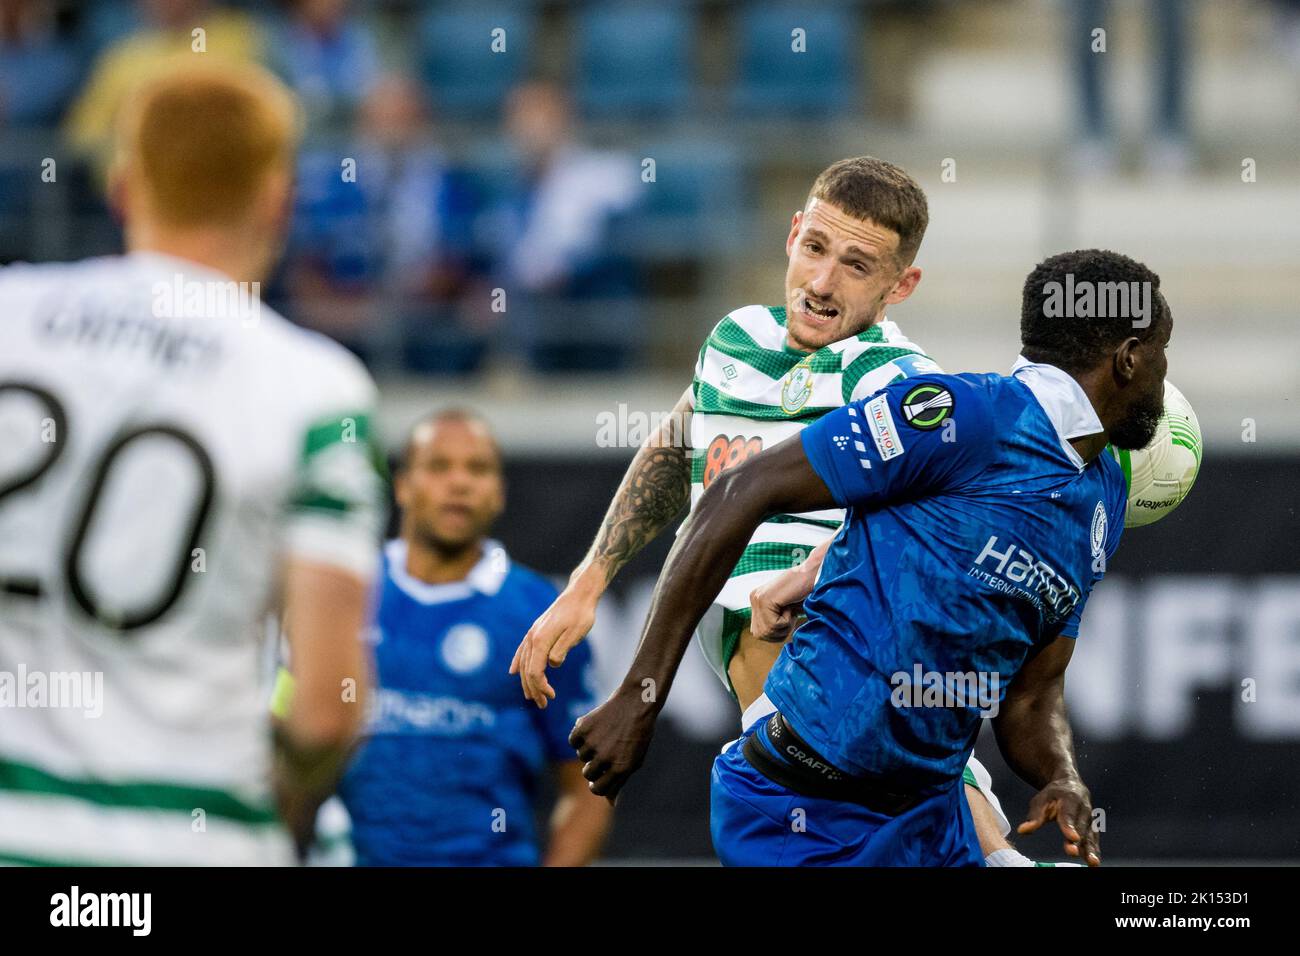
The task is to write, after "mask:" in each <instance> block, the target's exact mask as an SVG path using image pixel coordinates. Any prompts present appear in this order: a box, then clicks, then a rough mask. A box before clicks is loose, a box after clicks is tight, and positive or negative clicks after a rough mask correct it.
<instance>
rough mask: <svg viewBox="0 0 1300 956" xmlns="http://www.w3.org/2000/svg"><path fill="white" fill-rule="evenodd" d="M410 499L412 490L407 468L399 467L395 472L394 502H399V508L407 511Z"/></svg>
mask: <svg viewBox="0 0 1300 956" xmlns="http://www.w3.org/2000/svg"><path fill="white" fill-rule="evenodd" d="M410 497H411V490H410V485H409V484H408V482H407V474H406V468H405V466H399V467H398V468H397V470H396V471H394V472H393V500H394V501H396V502H397V507H399V508H401V509H402V510H406V506H407V502H408V501H409V500H410Z"/></svg>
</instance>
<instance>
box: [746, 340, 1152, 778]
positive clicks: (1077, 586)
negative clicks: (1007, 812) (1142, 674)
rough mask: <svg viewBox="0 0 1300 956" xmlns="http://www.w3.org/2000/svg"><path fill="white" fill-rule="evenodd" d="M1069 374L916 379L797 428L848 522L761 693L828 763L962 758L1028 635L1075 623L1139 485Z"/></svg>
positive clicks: (914, 768) (1026, 648)
mask: <svg viewBox="0 0 1300 956" xmlns="http://www.w3.org/2000/svg"><path fill="white" fill-rule="evenodd" d="M1100 430H1101V424H1100V422H1099V421H1098V420H1097V418H1096V414H1095V412H1094V411H1093V410H1092V406H1091V404H1090V403H1089V402H1088V398H1087V396H1086V395H1085V394H1084V392H1083V390H1082V389H1081V388H1079V386H1078V384H1077V383H1076V382H1074V380H1073V379H1071V378H1069V377H1068V376H1067V375H1066V374H1065V373H1064V372H1062V371H1060V370H1059V369H1055V368H1052V367H1050V366H1045V365H1032V364H1028V363H1025V362H1024V361H1023V360H1022V362H1021V363H1020V364H1019V365H1018V366H1017V371H1016V372H1015V373H1013V375H1012V376H1002V375H992V374H988V375H922V376H919V377H917V378H910V379H906V380H902V381H898V382H895V383H893V384H891V385H889V386H886V387H885V388H884V389H882V390H881V391H879V392H877V393H876V394H875V395H873V396H871V397H868V398H865V399H862V400H860V401H857V402H854V403H852V404H851V405H847V406H845V407H843V408H840V409H837V410H835V411H833V412H830V413H829V414H827V415H826V416H825V417H824V418H822V419H820V420H819V421H817V422H816V423H815V424H813V425H810V426H809V427H808V428H806V429H804V431H803V433H802V441H803V447H804V450H805V452H806V454H807V456H808V459H809V461H810V462H811V464H812V467H813V468H814V470H815V471H816V472H817V474H818V475H819V476H821V478H822V479H823V480H824V481H825V482H826V485H827V487H828V488H829V489H830V490H831V492H832V494H833V495H834V498H835V501H836V502H837V503H838V504H840V505H841V506H843V507H845V508H846V509H847V512H848V513H847V520H846V521H845V523H844V525H843V527H842V529H841V530H840V532H839V534H838V535H837V536H836V538H835V539H834V541H833V543H832V544H831V547H830V549H829V551H828V552H827V555H826V559H825V562H824V563H823V565H822V569H821V574H820V577H819V579H818V584H817V587H816V588H815V589H814V590H813V592H812V594H811V595H810V596H809V598H808V600H807V601H806V602H805V609H806V611H807V614H808V621H807V623H806V624H804V625H803V626H802V627H801V628H799V630H798V631H796V632H795V635H794V637H793V639H792V640H791V642H790V643H789V644H788V645H787V646H786V648H785V650H784V651H783V653H782V654H781V656H780V657H779V659H778V660H777V662H776V665H775V666H774V667H773V669H772V671H771V673H770V675H769V677H768V681H767V685H766V691H767V694H768V696H769V697H770V698H771V700H772V702H773V703H774V704H775V705H776V707H777V708H779V709H780V710H781V712H782V713H783V714H784V715H785V716H786V718H787V719H788V720H789V722H790V724H791V726H792V727H793V728H794V729H795V731H796V732H797V733H799V734H800V735H801V736H803V737H804V739H805V740H807V741H808V743H809V744H810V745H811V746H812V747H813V748H814V749H816V750H818V751H820V753H821V754H822V756H824V757H825V758H826V759H827V760H828V761H830V762H831V763H832V764H834V765H836V766H837V767H839V768H840V769H842V770H844V771H846V772H849V773H854V774H860V775H874V776H878V777H884V778H888V779H889V780H890V781H892V782H893V783H895V784H897V785H898V786H899V787H905V788H908V789H926V788H929V787H939V786H943V785H946V784H947V783H949V782H950V781H951V780H952V779H954V778H956V777H957V776H958V775H960V774H961V772H962V767H963V766H964V765H965V763H966V760H967V757H968V755H969V752H970V750H971V748H972V747H973V745H974V742H975V737H976V735H977V733H978V731H979V721H980V717H981V714H985V715H991V714H993V713H995V712H996V707H997V705H998V703H999V702H1000V701H1001V700H1002V697H1003V695H1004V694H1005V692H1006V688H1007V687H1008V685H1009V684H1010V683H1011V680H1012V679H1013V678H1014V676H1015V674H1016V672H1017V671H1018V670H1019V669H1020V667H1021V665H1022V664H1023V663H1024V661H1025V659H1026V656H1027V655H1028V654H1029V653H1030V651H1031V650H1032V649H1034V648H1035V647H1041V646H1044V645H1045V644H1047V643H1049V642H1051V641H1052V640H1054V639H1055V638H1056V637H1057V636H1058V635H1062V634H1063V635H1066V636H1069V637H1076V636H1077V635H1078V628H1079V616H1080V614H1081V613H1082V611H1083V606H1084V602H1085V601H1086V600H1087V597H1088V594H1089V592H1090V591H1091V589H1092V587H1093V585H1094V584H1095V583H1096V582H1097V581H1098V580H1100V578H1101V577H1102V575H1103V573H1104V571H1105V566H1106V561H1107V560H1108V559H1109V557H1110V556H1111V555H1113V554H1114V552H1115V549H1116V547H1118V545H1119V537H1120V532H1121V531H1122V529H1123V525H1124V509H1125V506H1126V504H1127V491H1126V486H1125V482H1124V477H1123V474H1122V472H1121V470H1120V467H1119V465H1118V464H1117V463H1116V462H1115V460H1114V459H1113V458H1111V456H1110V455H1109V454H1107V453H1105V452H1103V453H1102V454H1101V455H1099V456H1098V457H1097V458H1096V459H1094V460H1093V461H1091V462H1089V463H1087V464H1086V465H1085V463H1084V462H1083V459H1082V458H1081V457H1080V456H1079V454H1078V453H1077V452H1076V451H1075V450H1074V448H1073V447H1072V446H1070V445H1069V443H1068V438H1069V437H1078V436H1079V435H1082V434H1090V433H1094V432H1097V431H1100Z"/></svg>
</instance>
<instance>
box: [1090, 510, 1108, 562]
mask: <svg viewBox="0 0 1300 956" xmlns="http://www.w3.org/2000/svg"><path fill="white" fill-rule="evenodd" d="M1105 546H1106V506H1105V505H1104V504H1102V503H1101V502H1100V501H1098V502H1097V510H1096V511H1094V512H1093V513H1092V556H1093V557H1094V558H1095V557H1097V556H1098V555H1100V554H1101V552H1102V549H1103V548H1104V547H1105Z"/></svg>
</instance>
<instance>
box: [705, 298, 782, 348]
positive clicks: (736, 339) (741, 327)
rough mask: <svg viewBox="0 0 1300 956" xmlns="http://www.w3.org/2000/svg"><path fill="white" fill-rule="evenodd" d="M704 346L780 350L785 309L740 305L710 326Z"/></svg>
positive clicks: (780, 307) (771, 306)
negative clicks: (737, 346)
mask: <svg viewBox="0 0 1300 956" xmlns="http://www.w3.org/2000/svg"><path fill="white" fill-rule="evenodd" d="M705 344H706V345H724V346H735V345H747V346H750V347H757V348H760V349H770V350H780V349H781V348H782V347H783V346H784V344H785V306H775V305H742V306H741V307H740V308H738V309H732V310H731V311H730V312H728V313H727V314H726V315H724V316H723V317H722V318H721V319H720V320H718V323H717V324H716V325H714V327H713V329H712V330H711V331H710V332H709V335H708V338H707V339H706V340H705Z"/></svg>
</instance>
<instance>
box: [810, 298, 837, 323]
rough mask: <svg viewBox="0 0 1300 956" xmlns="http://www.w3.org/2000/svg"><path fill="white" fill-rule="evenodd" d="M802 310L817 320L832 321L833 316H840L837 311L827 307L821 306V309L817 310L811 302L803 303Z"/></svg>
mask: <svg viewBox="0 0 1300 956" xmlns="http://www.w3.org/2000/svg"><path fill="white" fill-rule="evenodd" d="M803 310H804V311H805V312H806V313H808V314H809V315H815V316H816V317H817V318H819V319H833V318H835V316H837V315H839V314H840V311H839V309H833V308H830V307H829V306H823V307H822V308H818V307H817V306H815V305H813V304H812V303H811V302H808V301H805V302H804V304H803Z"/></svg>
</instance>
